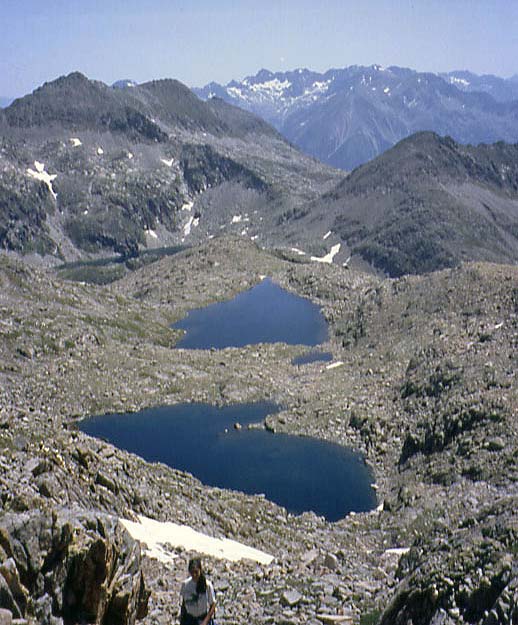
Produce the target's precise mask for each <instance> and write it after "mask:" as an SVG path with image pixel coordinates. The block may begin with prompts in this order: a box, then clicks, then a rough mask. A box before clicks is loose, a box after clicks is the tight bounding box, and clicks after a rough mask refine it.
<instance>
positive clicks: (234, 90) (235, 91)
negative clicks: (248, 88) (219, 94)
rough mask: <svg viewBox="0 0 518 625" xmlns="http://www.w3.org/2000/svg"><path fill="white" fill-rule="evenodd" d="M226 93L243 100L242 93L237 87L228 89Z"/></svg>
mask: <svg viewBox="0 0 518 625" xmlns="http://www.w3.org/2000/svg"><path fill="white" fill-rule="evenodd" d="M227 93H228V94H229V95H231V96H232V97H234V98H241V99H244V96H243V92H242V91H241V89H238V88H237V87H228V88H227Z"/></svg>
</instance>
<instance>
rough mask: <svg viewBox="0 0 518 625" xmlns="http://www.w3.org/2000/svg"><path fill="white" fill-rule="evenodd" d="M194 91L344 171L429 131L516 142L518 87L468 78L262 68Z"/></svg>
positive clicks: (389, 70)
mask: <svg viewBox="0 0 518 625" xmlns="http://www.w3.org/2000/svg"><path fill="white" fill-rule="evenodd" d="M194 92H195V93H196V94H197V95H199V96H200V97H201V98H203V99H208V98H211V97H217V98H221V99H223V100H225V101H226V102H228V103H230V104H233V105H235V106H239V107H241V108H243V109H245V110H247V111H250V112H253V113H255V114H256V115H259V116H260V117H262V118H263V119H265V120H266V121H267V122H268V123H270V124H272V125H273V126H274V127H275V128H277V130H279V132H280V133H281V134H282V135H283V136H284V137H286V138H287V139H288V141H290V142H292V143H293V144H295V145H296V146H298V147H299V148H300V149H301V150H303V151H304V152H305V153H306V154H310V155H312V156H314V157H315V158H318V159H319V160H320V161H322V162H323V163H327V164H328V165H331V166H333V167H338V168H341V169H345V170H351V169H354V168H355V167H358V165H361V164H363V163H366V162H367V161H370V160H371V159H373V158H375V157H376V156H378V155H380V154H382V153H383V152H384V151H385V150H387V149H388V148H390V147H392V146H393V145H395V144H396V143H397V142H399V141H401V140H402V139H404V138H405V137H408V136H409V135H411V134H413V133H416V132H421V131H425V130H427V131H433V132H436V133H437V134H440V135H448V136H451V137H453V139H455V140H456V141H458V142H460V143H472V144H478V143H481V142H483V143H494V142H495V141H507V142H510V143H514V142H516V141H517V140H518V126H517V124H516V111H517V107H518V103H517V100H518V88H517V83H516V80H515V79H514V80H513V79H503V78H499V77H497V76H491V75H488V76H477V75H476V74H473V73H471V72H450V73H448V74H433V73H430V72H427V73H423V72H417V71H415V70H412V69H408V68H403V67H397V66H391V67H382V66H380V65H372V66H369V67H364V66H358V65H352V66H349V67H344V68H333V69H329V70H327V71H326V72H324V73H320V72H314V71H310V70H308V69H295V70H292V71H286V72H270V71H268V70H266V69H263V70H261V71H259V72H258V73H257V74H256V75H255V76H247V77H246V78H244V79H243V80H233V81H231V82H229V83H228V84H226V85H219V84H218V83H214V82H212V83H209V84H208V85H206V86H205V87H202V88H197V89H194Z"/></svg>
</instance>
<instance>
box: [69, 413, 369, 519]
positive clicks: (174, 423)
mask: <svg viewBox="0 0 518 625" xmlns="http://www.w3.org/2000/svg"><path fill="white" fill-rule="evenodd" d="M278 409H279V408H278V406H276V405H275V404H271V403H267V402H263V403H251V404H241V405H233V406H226V407H224V408H217V407H215V406H211V405H209V404H178V405H175V406H170V407H160V408H152V409H147V410H143V411H141V412H138V413H128V414H112V415H103V416H98V417H93V418H90V419H85V420H83V421H82V422H80V424H79V427H80V428H81V430H82V431H84V432H86V433H88V434H90V435H92V436H97V437H100V438H104V439H106V440H108V441H110V442H111V443H113V444H114V445H116V446H117V447H120V448H122V449H126V450H128V451H131V452H133V453H136V454H138V455H140V456H142V457H143V458H145V459H146V460H148V461H151V462H164V463H166V464H168V465H169V466H171V467H173V468H176V469H180V470H183V471H188V472H189V473H192V474H193V475H195V476H196V477H197V478H198V479H200V480H201V481H202V482H203V483H204V484H207V485H210V486H218V487H221V488H229V489H234V490H240V491H242V492H245V493H249V494H261V493H262V494H264V495H266V497H267V498H268V499H270V500H271V501H274V502H276V503H278V504H280V505H282V506H284V507H285V508H287V510H288V511H289V512H292V513H293V514H299V513H301V512H304V511H309V510H312V511H313V512H315V513H316V514H318V515H322V516H324V517H325V518H326V519H327V520H329V521H336V520H338V519H340V518H343V517H344V516H345V515H346V514H348V513H349V512H351V511H355V512H361V511H366V510H370V509H372V508H373V507H374V506H375V505H376V497H375V494H374V490H373V489H372V481H373V477H372V474H371V472H370V470H369V469H368V467H367V466H366V465H365V463H364V461H363V459H362V457H361V456H360V455H359V454H356V453H354V452H352V451H350V450H348V449H345V448H343V447H341V446H339V445H335V444H332V443H327V442H324V441H320V440H316V439H312V438H305V437H298V436H289V435H286V434H272V433H271V432H268V431H266V430H263V429H261V430H258V429H250V430H249V429H247V428H246V425H247V424H249V423H256V422H260V421H263V420H264V418H265V416H266V415H267V414H272V413H274V412H276V411H278ZM236 423H240V424H241V425H242V426H244V427H243V428H242V429H241V430H238V429H236V428H234V425H235V424H236Z"/></svg>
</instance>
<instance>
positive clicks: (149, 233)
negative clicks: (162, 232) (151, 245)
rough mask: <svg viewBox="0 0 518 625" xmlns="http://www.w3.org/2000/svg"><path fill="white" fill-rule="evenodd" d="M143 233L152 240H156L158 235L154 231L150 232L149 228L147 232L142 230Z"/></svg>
mask: <svg viewBox="0 0 518 625" xmlns="http://www.w3.org/2000/svg"><path fill="white" fill-rule="evenodd" d="M144 233H145V234H146V235H147V236H150V237H151V238H153V239H158V234H157V233H156V232H155V231H154V230H151V228H149V229H148V230H144Z"/></svg>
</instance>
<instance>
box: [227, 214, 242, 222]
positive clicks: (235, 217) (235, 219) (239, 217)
mask: <svg viewBox="0 0 518 625" xmlns="http://www.w3.org/2000/svg"><path fill="white" fill-rule="evenodd" d="M241 221H243V215H234V216H233V217H232V221H231V222H230V223H231V224H238V223H241Z"/></svg>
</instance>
